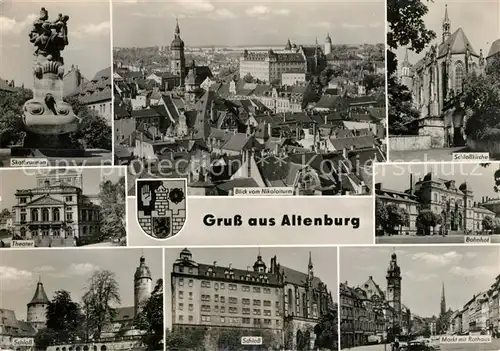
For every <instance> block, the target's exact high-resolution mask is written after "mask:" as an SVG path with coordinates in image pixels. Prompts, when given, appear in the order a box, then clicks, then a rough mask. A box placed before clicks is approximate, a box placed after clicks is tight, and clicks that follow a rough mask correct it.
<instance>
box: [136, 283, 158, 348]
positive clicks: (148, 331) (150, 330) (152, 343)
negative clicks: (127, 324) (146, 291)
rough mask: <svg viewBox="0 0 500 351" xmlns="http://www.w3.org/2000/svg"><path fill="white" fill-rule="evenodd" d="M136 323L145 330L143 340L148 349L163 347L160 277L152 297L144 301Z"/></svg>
mask: <svg viewBox="0 0 500 351" xmlns="http://www.w3.org/2000/svg"><path fill="white" fill-rule="evenodd" d="M134 325H135V327H136V328H137V329H139V330H143V331H145V334H144V335H143V336H142V342H143V344H144V345H145V346H146V349H147V350H160V349H163V345H162V344H161V341H162V339H163V279H158V280H157V281H156V285H155V287H154V289H153V292H152V294H151V297H150V298H149V299H148V300H147V301H145V302H144V303H143V305H142V306H141V309H140V312H139V313H138V315H137V316H136V317H135V320H134Z"/></svg>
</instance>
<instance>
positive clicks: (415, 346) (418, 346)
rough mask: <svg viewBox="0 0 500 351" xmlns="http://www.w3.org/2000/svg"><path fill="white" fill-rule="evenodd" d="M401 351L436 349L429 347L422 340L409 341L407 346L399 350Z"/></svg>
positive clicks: (430, 350)
mask: <svg viewBox="0 0 500 351" xmlns="http://www.w3.org/2000/svg"><path fill="white" fill-rule="evenodd" d="M400 350H401V351H435V350H436V349H435V348H434V347H432V346H430V345H429V344H428V343H426V342H425V341H423V340H418V341H410V342H409V343H408V345H406V346H403V347H401V348H400Z"/></svg>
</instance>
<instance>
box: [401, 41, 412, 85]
mask: <svg viewBox="0 0 500 351" xmlns="http://www.w3.org/2000/svg"><path fill="white" fill-rule="evenodd" d="M401 84H403V85H405V86H406V87H407V88H408V90H409V91H412V89H413V77H412V76H411V63H410V60H408V49H406V53H405V58H404V60H403V62H402V63H401Z"/></svg>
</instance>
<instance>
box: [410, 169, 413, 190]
mask: <svg viewBox="0 0 500 351" xmlns="http://www.w3.org/2000/svg"><path fill="white" fill-rule="evenodd" d="M410 195H413V174H412V173H410Z"/></svg>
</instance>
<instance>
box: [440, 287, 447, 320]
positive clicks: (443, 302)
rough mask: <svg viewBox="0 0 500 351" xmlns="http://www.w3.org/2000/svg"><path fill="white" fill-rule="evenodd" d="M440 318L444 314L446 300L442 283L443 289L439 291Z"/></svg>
mask: <svg viewBox="0 0 500 351" xmlns="http://www.w3.org/2000/svg"><path fill="white" fill-rule="evenodd" d="M440 312H441V316H444V315H445V314H446V298H445V294H444V282H443V288H442V290H441V310H440Z"/></svg>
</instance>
